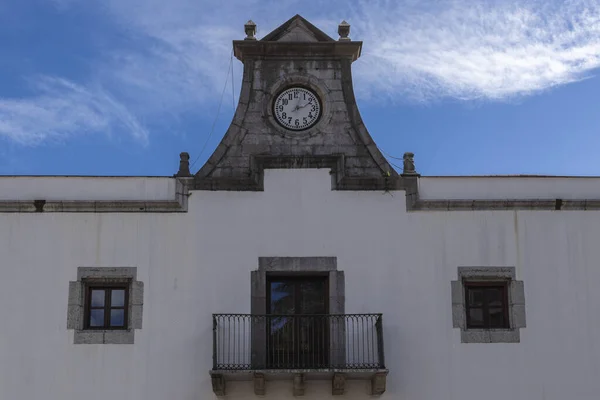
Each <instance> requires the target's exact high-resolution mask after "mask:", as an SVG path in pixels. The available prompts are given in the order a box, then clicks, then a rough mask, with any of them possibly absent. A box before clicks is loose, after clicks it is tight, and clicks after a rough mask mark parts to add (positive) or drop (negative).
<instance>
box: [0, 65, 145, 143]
mask: <svg viewBox="0 0 600 400" xmlns="http://www.w3.org/2000/svg"><path fill="white" fill-rule="evenodd" d="M31 84H32V88H33V90H34V92H35V93H36V95H35V96H33V97H28V98H23V99H7V98H4V99H0V136H4V137H6V138H8V139H11V140H13V141H15V142H17V143H21V144H26V145H31V144H38V143H40V142H42V141H45V140H62V139H65V138H68V137H69V136H72V135H80V134H86V133H106V134H110V133H111V132H113V131H114V130H122V131H125V132H129V133H130V134H131V135H133V137H135V138H136V139H139V140H140V141H142V142H146V141H147V138H148V132H147V130H146V129H145V128H144V127H143V126H142V125H141V124H140V123H139V122H138V121H137V119H136V118H135V117H134V116H133V115H131V114H130V113H129V111H128V110H127V108H126V107H125V106H123V105H122V104H121V103H119V102H118V101H116V100H115V99H114V98H113V97H112V96H110V95H109V94H108V93H106V92H105V91H104V90H102V89H101V88H99V87H97V88H95V89H90V88H88V87H84V86H81V85H77V84H75V83H73V82H70V81H68V80H65V79H60V78H55V77H47V76H45V77H38V78H36V79H33V80H32V81H31Z"/></svg>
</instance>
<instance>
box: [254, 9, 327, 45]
mask: <svg viewBox="0 0 600 400" xmlns="http://www.w3.org/2000/svg"><path fill="white" fill-rule="evenodd" d="M261 41H263V42H334V40H333V39H332V38H331V37H329V36H328V35H327V34H326V33H325V32H323V31H322V30H320V29H319V28H317V27H316V26H314V25H313V24H311V23H310V22H308V21H307V20H306V19H304V18H302V17H301V16H300V15H298V14H296V15H295V16H293V17H292V18H290V19H289V20H287V21H286V22H284V23H283V24H282V25H281V26H279V27H278V28H277V29H275V30H273V31H272V32H271V33H269V34H267V35H266V36H265V37H264V38H262V39H261Z"/></svg>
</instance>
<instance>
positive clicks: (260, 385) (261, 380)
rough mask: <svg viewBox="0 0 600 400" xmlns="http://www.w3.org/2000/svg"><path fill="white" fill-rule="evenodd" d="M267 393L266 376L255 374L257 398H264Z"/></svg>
mask: <svg viewBox="0 0 600 400" xmlns="http://www.w3.org/2000/svg"><path fill="white" fill-rule="evenodd" d="M266 392H267V391H266V385H265V375H264V374H259V373H256V374H254V394H255V395H257V396H264V395H265V394H266Z"/></svg>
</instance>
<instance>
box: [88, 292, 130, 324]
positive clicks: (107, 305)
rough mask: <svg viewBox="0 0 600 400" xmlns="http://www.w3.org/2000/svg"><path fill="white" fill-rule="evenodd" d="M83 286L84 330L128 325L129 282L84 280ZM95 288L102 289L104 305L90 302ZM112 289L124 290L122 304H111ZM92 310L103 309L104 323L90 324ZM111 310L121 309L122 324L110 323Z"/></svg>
mask: <svg viewBox="0 0 600 400" xmlns="http://www.w3.org/2000/svg"><path fill="white" fill-rule="evenodd" d="M84 286H85V300H84V308H85V309H84V314H83V315H84V323H83V327H84V329H85V330H93V329H100V330H108V329H113V330H119V329H121V330H126V329H127V327H128V322H129V321H128V320H127V319H128V317H129V312H128V311H129V292H130V287H131V284H130V283H129V282H127V283H125V282H123V283H112V284H106V283H103V282H93V281H92V282H89V281H88V282H86V283H85V284H84ZM95 290H102V291H104V305H103V306H102V307H96V306H93V304H92V292H93V291H95ZM114 290H124V291H125V293H124V301H123V306H113V304H112V292H113V291H114ZM92 310H103V312H104V318H103V319H104V323H103V324H102V325H99V326H92V325H91V314H92ZM113 310H123V325H120V326H119V325H111V322H110V319H111V312H112V311H113Z"/></svg>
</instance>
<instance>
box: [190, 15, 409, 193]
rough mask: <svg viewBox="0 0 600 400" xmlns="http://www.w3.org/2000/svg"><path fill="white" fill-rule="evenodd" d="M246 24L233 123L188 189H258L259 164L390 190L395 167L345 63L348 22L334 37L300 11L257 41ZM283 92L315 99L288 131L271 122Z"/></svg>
mask: <svg viewBox="0 0 600 400" xmlns="http://www.w3.org/2000/svg"><path fill="white" fill-rule="evenodd" d="M245 30H246V34H247V37H246V39H245V40H238V41H234V43H233V45H234V50H235V55H236V57H237V58H238V59H240V60H241V61H243V64H244V76H243V80H242V87H241V92H240V98H239V103H238V106H237V109H236V112H235V115H234V118H233V121H232V123H231V125H230V126H229V129H228V130H227V132H226V134H225V136H224V137H223V139H222V140H221V143H220V144H219V145H218V147H217V149H216V150H215V151H214V153H213V154H212V155H211V156H210V157H209V159H208V160H207V161H206V163H205V164H204V166H202V168H201V169H200V171H198V172H197V173H196V175H195V176H194V182H193V184H192V185H191V188H193V189H196V190H232V191H256V190H263V171H264V169H265V168H278V169H281V168H287V169H298V168H324V169H329V170H330V171H331V177H332V189H334V190H397V189H398V187H399V186H398V185H399V182H400V180H399V179H398V178H399V177H398V173H397V172H396V171H395V170H394V169H393V168H392V167H391V166H390V165H389V163H388V162H387V160H386V159H385V158H384V157H383V155H382V154H381V152H380V151H379V149H378V148H377V145H376V144H375V143H374V141H373V139H372V138H371V136H370V134H369V132H368V131H367V128H366V127H365V125H364V123H363V121H362V119H361V117H360V112H359V110H358V107H357V105H356V99H355V97H354V90H353V86H352V73H351V65H352V63H353V62H354V61H355V60H356V59H358V57H360V49H361V46H362V42H357V41H352V40H350V39H349V38H348V34H349V30H350V26H349V25H348V24H347V23H346V22H343V23H342V24H340V26H339V27H338V33H339V34H340V39H339V40H333V39H332V38H330V37H329V36H327V35H326V34H325V33H323V32H322V31H321V30H319V29H318V28H316V27H315V26H314V25H312V24H311V23H310V22H308V21H306V20H305V19H304V18H302V17H301V16H299V15H296V16H294V17H293V18H291V19H290V20H288V21H287V22H285V23H284V24H283V25H281V26H280V27H279V28H277V29H275V30H274V31H272V32H271V33H269V34H268V35H267V36H265V37H264V38H263V39H262V40H256V39H255V37H254V34H255V31H256V25H255V24H254V22H252V21H248V23H247V24H246V25H245ZM284 90H304V91H308V92H311V93H312V96H313V98H314V99H317V100H316V101H317V103H318V104H319V105H320V111H319V116H318V117H317V119H316V120H315V122H314V124H311V125H310V126H308V127H306V128H302V129H297V130H295V129H294V127H293V126H292V125H288V126H287V127H286V126H285V125H284V124H283V123H282V121H281V119H280V120H279V121H278V120H277V118H276V115H275V111H274V110H275V108H274V105H275V102H276V99H277V97H278V96H279V95H280V94H281V93H282V92H283V91H284ZM286 96H287V94H286ZM289 96H292V94H291V93H290V94H289ZM290 99H292V97H290ZM290 101H291V100H290ZM296 102H298V104H300V103H299V102H300V99H298V100H297V101H296ZM285 104H287V100H286V103H285ZM294 104H295V103H294ZM305 106H306V105H304V106H302V107H305ZM302 107H298V105H297V108H296V109H295V110H299V109H300V108H302ZM282 110H283V109H282ZM290 110H291V111H290ZM288 111H289V112H292V113H293V112H295V111H294V109H292V108H290V109H289V110H288ZM280 112H281V111H280ZM309 117H310V115H309ZM305 119H306V118H305ZM289 121H291V118H289V119H288V122H289ZM298 121H301V119H299V120H296V123H298ZM290 124H291V122H290Z"/></svg>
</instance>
